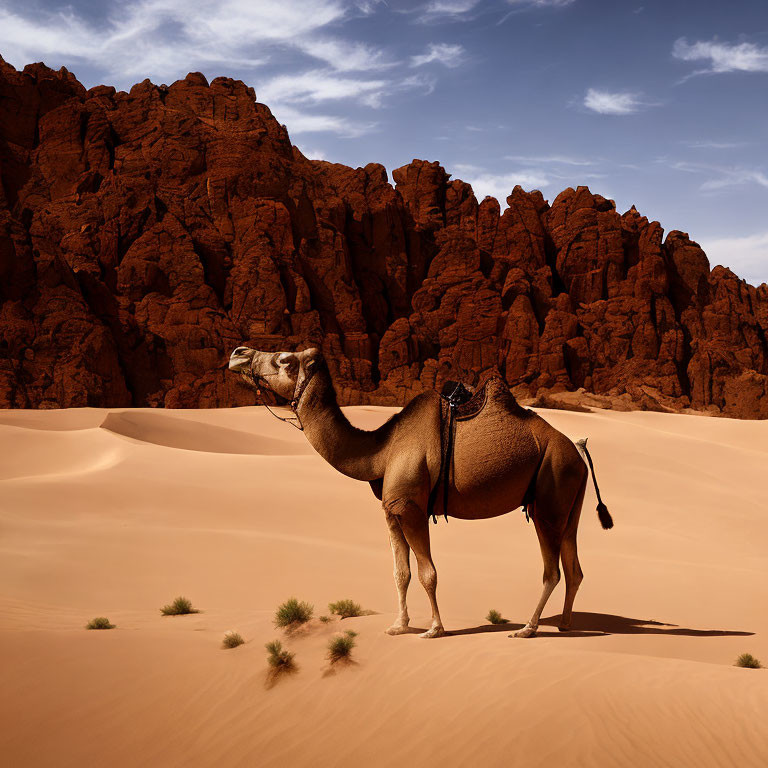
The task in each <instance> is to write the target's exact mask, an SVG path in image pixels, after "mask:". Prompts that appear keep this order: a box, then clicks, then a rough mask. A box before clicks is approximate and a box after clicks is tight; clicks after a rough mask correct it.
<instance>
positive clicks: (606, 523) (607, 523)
mask: <svg viewBox="0 0 768 768" xmlns="http://www.w3.org/2000/svg"><path fill="white" fill-rule="evenodd" d="M597 516H598V517H599V518H600V525H602V526H603V528H605V530H606V531H608V530H610V529H611V528H613V518H612V517H611V513H610V512H609V511H608V507H606V506H605V504H603V502H602V501H601V502H600V503H599V504H598V505H597Z"/></svg>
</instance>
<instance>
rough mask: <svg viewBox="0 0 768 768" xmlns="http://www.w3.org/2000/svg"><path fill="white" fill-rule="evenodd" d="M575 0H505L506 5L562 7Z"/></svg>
mask: <svg viewBox="0 0 768 768" xmlns="http://www.w3.org/2000/svg"><path fill="white" fill-rule="evenodd" d="M575 2H576V0H507V5H521V6H526V5H527V6H532V5H533V6H537V7H539V8H564V7H565V6H566V5H571V4H572V3H575Z"/></svg>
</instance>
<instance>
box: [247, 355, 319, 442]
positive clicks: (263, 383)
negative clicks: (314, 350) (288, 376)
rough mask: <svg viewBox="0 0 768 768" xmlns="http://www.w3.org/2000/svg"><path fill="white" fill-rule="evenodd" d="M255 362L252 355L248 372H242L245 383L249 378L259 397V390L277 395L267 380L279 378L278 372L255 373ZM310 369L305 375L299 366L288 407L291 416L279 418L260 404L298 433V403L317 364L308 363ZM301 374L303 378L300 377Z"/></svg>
mask: <svg viewBox="0 0 768 768" xmlns="http://www.w3.org/2000/svg"><path fill="white" fill-rule="evenodd" d="M255 362H256V356H255V355H254V356H253V357H252V358H251V362H250V365H249V366H248V372H247V373H246V372H245V371H243V372H242V374H243V378H244V379H246V381H247V380H248V379H249V378H250V380H251V382H252V383H253V385H254V386H255V387H256V394H257V395H259V396H261V390H262V388H263V389H267V390H269V391H270V392H272V393H273V394H277V393H276V392H275V391H274V390H273V389H272V388H271V387H270V386H269V382H268V381H267V379H268V378H269V377H270V376H279V375H280V371H275V372H274V373H256V371H255V370H254V365H253V364H254V363H255ZM310 365H311V367H310V369H309V371H308V372H307V373H304V368H303V367H302V366H301V364H299V374H298V376H297V377H296V384H294V387H293V397H292V398H291V401H290V407H291V410H292V411H293V414H294V415H293V416H280V415H278V414H277V413H275V412H274V411H273V410H272V409H271V408H270V407H269V405H268V404H267V403H264V402H262V405H263V406H264V407H265V408H266V409H267V410H268V411H269V412H270V413H271V414H272V415H273V416H274V417H275V418H276V419H279V420H280V421H285V422H287V423H288V424H290V425H291V426H292V427H296V429H298V430H299V431H300V432H303V431H304V425H303V424H302V423H301V418H300V417H299V412H298V408H299V402H300V401H301V396H302V395H303V394H304V391H305V390H306V388H307V386H308V385H309V382H310V381H312V377H313V376H314V375H315V373H316V371H317V364H316V363H315V361H311V363H310ZM302 374H304V375H303V377H302Z"/></svg>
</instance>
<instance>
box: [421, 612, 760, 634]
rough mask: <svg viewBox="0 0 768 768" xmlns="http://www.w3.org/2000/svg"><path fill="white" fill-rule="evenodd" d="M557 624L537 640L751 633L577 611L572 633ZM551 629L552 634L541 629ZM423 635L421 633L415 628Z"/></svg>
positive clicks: (484, 627) (499, 627)
mask: <svg viewBox="0 0 768 768" xmlns="http://www.w3.org/2000/svg"><path fill="white" fill-rule="evenodd" d="M559 623H560V614H556V615H555V616H548V617H547V618H545V619H541V621H540V622H539V631H538V633H537V634H538V635H539V636H540V637H601V636H605V635H676V636H684V637H748V636H750V635H754V634H755V633H754V632H740V631H735V630H727V629H689V628H687V627H680V626H678V625H677V624H666V623H664V622H662V621H653V620H651V619H632V618H629V617H627V616H617V615H615V614H612V613H588V612H576V611H574V614H573V621H572V623H571V630H570V631H568V632H560V631H559V630H558V629H557V625H558V624H559ZM523 626H524V625H523V624H515V623H514V622H511V621H510V622H507V623H505V624H481V625H480V626H477V627H467V628H466V629H455V630H452V631H450V632H446V633H445V637H457V636H459V635H477V634H482V633H486V632H510V631H511V632H516V631H517V630H518V629H522V628H523ZM545 626H546V627H554V628H555V629H554V630H553V631H549V630H545V629H543V627H545ZM412 631H415V632H422V631H424V630H420V629H418V630H417V629H414V630H412Z"/></svg>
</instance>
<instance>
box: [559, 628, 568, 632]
mask: <svg viewBox="0 0 768 768" xmlns="http://www.w3.org/2000/svg"><path fill="white" fill-rule="evenodd" d="M557 631H558V632H570V631H571V628H570V627H558V628H557Z"/></svg>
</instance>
